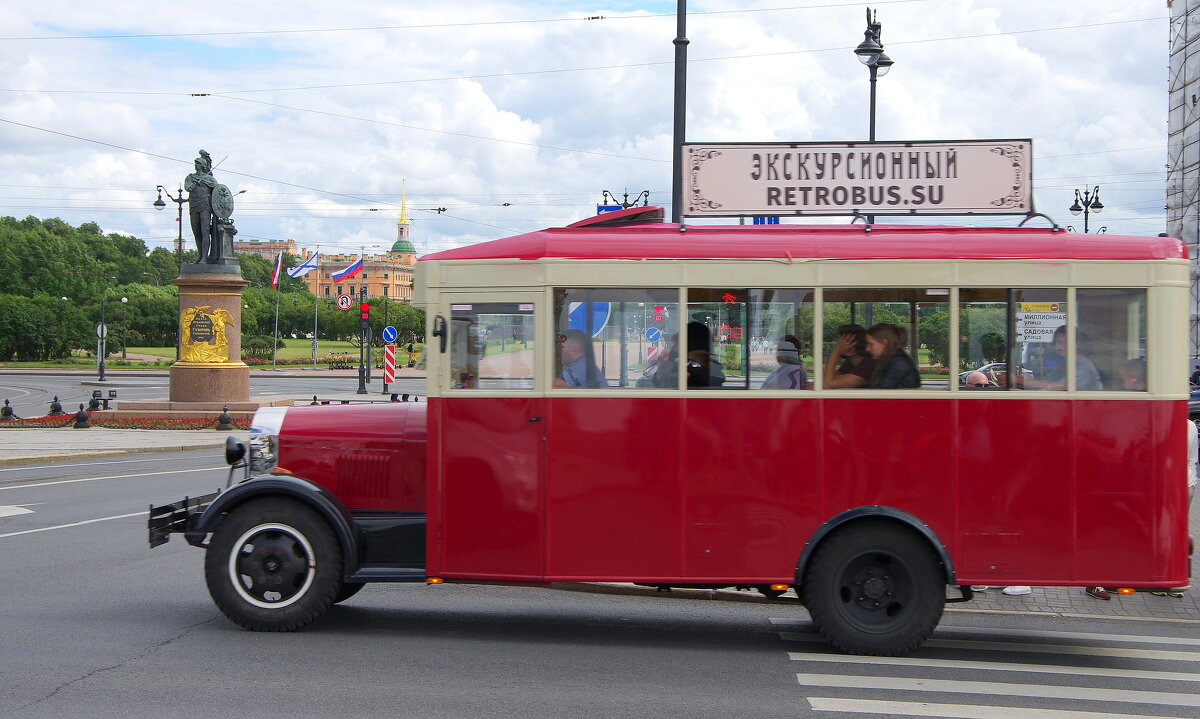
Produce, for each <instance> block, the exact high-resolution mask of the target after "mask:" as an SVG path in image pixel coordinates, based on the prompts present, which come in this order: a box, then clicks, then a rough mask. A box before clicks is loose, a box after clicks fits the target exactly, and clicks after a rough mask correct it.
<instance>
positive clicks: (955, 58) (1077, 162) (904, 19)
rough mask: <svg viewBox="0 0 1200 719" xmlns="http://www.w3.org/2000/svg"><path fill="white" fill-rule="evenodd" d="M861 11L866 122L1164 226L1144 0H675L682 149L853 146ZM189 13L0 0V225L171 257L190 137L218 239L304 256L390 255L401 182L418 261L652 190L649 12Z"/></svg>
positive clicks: (491, 2)
mask: <svg viewBox="0 0 1200 719" xmlns="http://www.w3.org/2000/svg"><path fill="white" fill-rule="evenodd" d="M868 4H869V5H870V7H872V8H874V9H876V10H877V12H878V19H879V21H880V22H881V23H882V25H883V37H882V39H883V42H884V45H885V47H886V50H887V53H888V55H889V56H890V57H891V58H892V59H893V60H894V61H895V65H894V66H893V68H892V71H891V72H890V73H889V74H888V75H887V76H886V77H884V78H881V79H880V80H879V83H878V114H877V134H878V139H880V140H963V139H973V138H1032V139H1033V144H1034V145H1033V146H1034V164H1033V178H1034V187H1035V191H1036V194H1035V198H1036V209H1037V210H1038V211H1040V212H1044V213H1046V214H1048V215H1050V216H1051V217H1053V218H1054V219H1056V220H1057V221H1058V222H1059V223H1061V224H1068V223H1074V224H1076V226H1077V229H1080V230H1082V221H1081V220H1082V218H1073V217H1072V216H1071V215H1070V213H1068V212H1067V209H1066V208H1067V207H1068V206H1069V205H1070V204H1071V203H1072V201H1073V199H1074V191H1075V190H1076V189H1077V188H1079V189H1083V188H1086V187H1091V186H1095V185H1100V187H1101V197H1102V199H1103V202H1104V205H1105V209H1104V211H1103V212H1102V213H1101V214H1100V215H1098V216H1093V217H1092V225H1093V226H1092V229H1093V230H1095V228H1096V226H1097V225H1105V226H1107V227H1108V229H1109V231H1110V232H1119V233H1123V234H1138V235H1153V234H1157V233H1159V232H1162V231H1164V229H1165V227H1164V225H1165V213H1164V211H1163V204H1164V185H1165V178H1166V172H1165V165H1166V133H1167V125H1166V115H1167V113H1166V109H1167V80H1168V78H1167V63H1168V50H1169V44H1168V20H1167V17H1168V9H1167V7H1166V2H1165V0H1089V1H1088V2H1086V3H1084V2H1078V1H1077V0H1068V1H1065V2H1046V0H881V1H880V2H872V3H857V2H849V1H848V0H761V1H759V2H752V1H750V0H692V1H691V2H689V3H688V12H689V16H688V20H687V23H688V26H687V36H688V39H689V40H690V41H691V42H690V45H689V47H688V55H689V66H688V98H687V116H688V119H687V140H688V141H691V142H733V141H737V142H746V141H756V142H770V141H783V142H786V141H803V142H813V141H847V140H865V139H866V138H867V132H868V124H867V119H868V98H869V94H868V88H869V85H868V81H867V76H868V73H867V70H866V68H865V67H864V66H862V65H860V64H859V63H858V62H857V60H856V58H855V56H854V54H853V52H852V51H853V49H854V47H855V46H856V45H857V44H858V43H859V42H860V41H861V40H862V38H863V30H864V28H865V25H866V18H865V13H866V8H867V6H868ZM202 7H203V5H199V6H197V5H171V4H169V3H168V4H164V3H162V2H160V1H158V0H155V1H153V2H151V1H143V0H122V2H117V3H83V2H79V1H78V0H39V1H38V2H25V3H4V4H3V5H0V36H3V37H0V215H11V216H15V217H18V218H22V217H25V216H27V215H33V216H35V217H39V218H42V217H61V218H62V219H63V220H65V221H67V222H69V223H71V224H73V225H78V224H80V223H83V222H89V221H90V222H96V223H98V224H99V225H100V226H101V227H102V228H103V229H104V230H105V231H107V232H112V231H115V232H124V233H128V234H132V235H134V236H137V237H139V238H142V239H144V240H145V241H146V242H147V244H148V245H150V246H164V247H171V248H173V246H174V240H175V237H176V223H175V206H174V205H172V204H170V203H168V208H167V209H166V210H165V211H162V212H155V210H154V208H153V207H152V204H151V203H152V202H153V201H154V199H155V191H154V188H155V186H156V185H160V184H161V185H165V186H167V187H168V188H171V189H172V192H174V190H175V188H177V187H178V185H179V184H180V183H181V182H182V180H183V177H184V176H185V175H186V174H187V173H188V172H190V171H191V166H192V160H193V159H194V158H195V157H196V153H197V150H198V149H199V148H205V149H206V150H208V152H209V153H210V154H211V155H212V157H213V160H214V162H218V163H219V166H218V167H217V169H216V171H215V173H214V174H215V175H216V176H217V179H218V181H220V182H223V183H225V184H226V185H228V186H229V187H230V188H231V189H232V190H233V191H234V192H237V191H239V190H245V191H246V193H245V194H244V195H241V196H239V197H238V198H237V209H236V211H235V213H234V219H235V220H236V222H237V226H238V228H239V230H240V234H239V239H263V240H268V239H289V238H290V239H294V240H296V241H297V242H298V243H299V244H300V245H301V246H302V247H307V248H313V247H315V246H317V245H320V246H321V248H322V250H323V251H340V252H357V251H358V250H359V248H360V247H365V248H366V250H367V251H368V252H379V251H382V250H385V249H387V248H388V247H390V246H391V243H392V242H393V241H394V239H395V230H396V227H395V222H396V217H397V213H398V209H399V206H400V201H401V189H402V183H404V184H403V187H404V188H405V189H406V192H407V201H408V206H409V214H410V217H411V220H412V226H411V227H412V237H413V239H414V241H415V243H416V245H417V248H418V251H419V252H421V253H426V252H431V251H436V250H439V249H446V248H449V247H454V246H458V245H462V244H467V243H470V242H477V241H480V240H486V239H494V238H497V237H503V236H506V235H510V234H514V233H517V232H523V231H527V230H533V229H537V228H540V227H548V226H555V225H560V224H564V223H568V222H573V221H575V220H578V219H581V218H583V217H586V216H589V215H591V214H594V213H595V206H596V205H597V204H598V203H600V201H601V192H602V191H603V190H609V191H610V192H613V193H616V194H617V195H618V196H623V195H624V193H625V192H626V191H628V193H629V195H630V198H631V199H632V198H633V197H634V196H636V195H638V194H639V193H641V192H642V191H643V190H648V191H649V198H650V202H651V203H652V204H662V205H669V204H670V198H671V162H670V158H671V140H672V137H671V133H672V94H673V90H672V82H673V73H674V70H673V58H674V46H673V45H672V40H673V39H674V37H675V27H676V18H675V11H676V3H675V2H660V1H657V0H608V1H606V2H601V3H598V4H586V3H584V2H569V1H566V0H563V1H557V0H545V1H543V2H507V3H506V2H499V1H495V0H478V1H475V0H445V1H444V2H440V3H426V2H415V1H410V0H403V1H401V0H383V1H382V2H381V1H380V0H374V1H372V2H365V1H360V0H342V1H341V2H336V3H335V2H329V1H328V0H291V1H290V2H288V3H244V4H240V5H231V6H229V7H228V9H227V10H220V11H217V12H208V11H202V10H201V9H200V8H202ZM213 7H215V6H213ZM439 208H444V210H443V211H441V212H439V211H438V210H439ZM185 221H186V218H185ZM836 221H838V222H842V221H846V220H844V219H838V220H836ZM1018 221H1019V218H1016V219H1014V218H1011V217H993V218H990V219H989V220H987V221H986V223H990V224H998V225H1006V226H1011V225H1015V224H1016V223H1017V222H1018ZM969 223H970V224H984V223H985V221H983V220H980V219H978V218H976V219H972V220H969ZM184 237H185V241H188V242H190V233H189V232H188V230H187V228H185V230H184Z"/></svg>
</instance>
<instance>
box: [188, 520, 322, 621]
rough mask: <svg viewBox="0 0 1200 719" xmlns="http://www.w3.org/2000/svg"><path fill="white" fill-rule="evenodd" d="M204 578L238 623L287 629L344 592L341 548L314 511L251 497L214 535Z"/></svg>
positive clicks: (314, 615) (215, 598)
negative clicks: (251, 499) (340, 592)
mask: <svg viewBox="0 0 1200 719" xmlns="http://www.w3.org/2000/svg"><path fill="white" fill-rule="evenodd" d="M204 576H205V579H206V580H207V583H208V592H209V594H211V595H212V598H213V601H214V602H215V603H216V605H217V607H218V608H219V609H220V610H221V612H222V613H224V614H225V616H227V617H229V618H230V619H231V620H233V621H234V622H236V623H237V624H240V625H242V626H243V627H245V628H246V629H252V630H255V631H260V632H290V631H294V630H296V629H299V628H300V627H303V626H304V625H305V624H308V623H309V622H311V621H313V620H314V619H316V618H317V617H319V616H320V615H321V614H323V613H324V612H325V611H326V610H327V609H329V607H330V605H331V604H333V602H334V601H335V598H336V597H337V596H338V593H339V591H341V590H342V589H343V585H342V551H341V547H340V546H339V544H338V541H337V538H336V537H335V536H334V534H333V529H332V528H331V527H330V526H329V524H328V523H327V522H325V520H324V519H322V518H321V517H320V516H318V515H317V514H316V513H315V512H314V511H313V510H312V509H309V508H308V507H306V506H304V505H303V504H300V503H298V502H294V501H289V500H281V499H278V498H271V499H257V500H253V501H250V502H247V503H246V504H244V505H242V506H240V507H238V508H236V509H234V510H233V511H232V512H230V513H229V516H228V517H226V518H225V519H224V520H223V521H222V522H221V524H219V525H218V526H217V527H216V529H215V530H214V531H213V536H212V541H211V542H209V545H208V552H207V553H206V554H205V557H204Z"/></svg>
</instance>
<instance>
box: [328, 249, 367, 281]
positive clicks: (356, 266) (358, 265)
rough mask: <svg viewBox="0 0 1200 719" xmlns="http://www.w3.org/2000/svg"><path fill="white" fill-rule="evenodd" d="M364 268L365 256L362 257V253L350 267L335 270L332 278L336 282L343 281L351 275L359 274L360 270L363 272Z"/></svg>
mask: <svg viewBox="0 0 1200 719" xmlns="http://www.w3.org/2000/svg"><path fill="white" fill-rule="evenodd" d="M362 268H363V258H362V255H359V256H358V259H357V260H355V261H354V262H351V263H350V266H349V267H347V268H346V269H344V270H338V271H337V272H334V273H333V276H332V278H331V279H332V280H333V281H334V282H341V281H342V280H344V279H348V278H350V277H353V276H355V275H357V274H358V273H359V272H362Z"/></svg>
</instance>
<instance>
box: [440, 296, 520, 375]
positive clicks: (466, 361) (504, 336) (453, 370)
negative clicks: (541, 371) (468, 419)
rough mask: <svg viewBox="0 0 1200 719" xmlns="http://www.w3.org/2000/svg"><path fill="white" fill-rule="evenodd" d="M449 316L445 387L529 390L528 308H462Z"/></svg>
mask: <svg viewBox="0 0 1200 719" xmlns="http://www.w3.org/2000/svg"><path fill="white" fill-rule="evenodd" d="M450 312H451V315H450V328H449V329H450V378H449V379H450V389H485V390H506V389H507V390H530V389H533V388H534V384H533V352H534V350H535V349H536V348H535V346H534V331H533V329H534V324H533V323H534V318H533V305H532V304H508V303H499V302H490V303H486V304H484V303H480V304H461V305H451V306H450Z"/></svg>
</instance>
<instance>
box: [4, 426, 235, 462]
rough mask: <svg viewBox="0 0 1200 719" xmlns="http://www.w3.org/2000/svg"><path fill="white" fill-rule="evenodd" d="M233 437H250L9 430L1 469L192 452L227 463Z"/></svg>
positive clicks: (204, 431) (131, 431)
mask: <svg viewBox="0 0 1200 719" xmlns="http://www.w3.org/2000/svg"><path fill="white" fill-rule="evenodd" d="M230 435H233V436H236V437H238V438H239V439H245V438H246V437H248V436H249V433H248V432H242V431H237V430H234V431H232V432H218V431H217V430H215V429H198V430H173V429H107V428H104V427H92V428H90V429H73V428H71V426H70V425H68V426H66V427H63V428H61V429H5V430H3V431H0V466H4V467H8V466H18V465H23V464H41V463H43V462H57V461H61V460H68V459H86V458H88V457H113V456H119V455H124V454H139V453H142V452H177V451H180V450H189V449H212V450H213V458H214V459H216V460H218V461H224V447H225V438H226V437H229V436H230Z"/></svg>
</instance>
